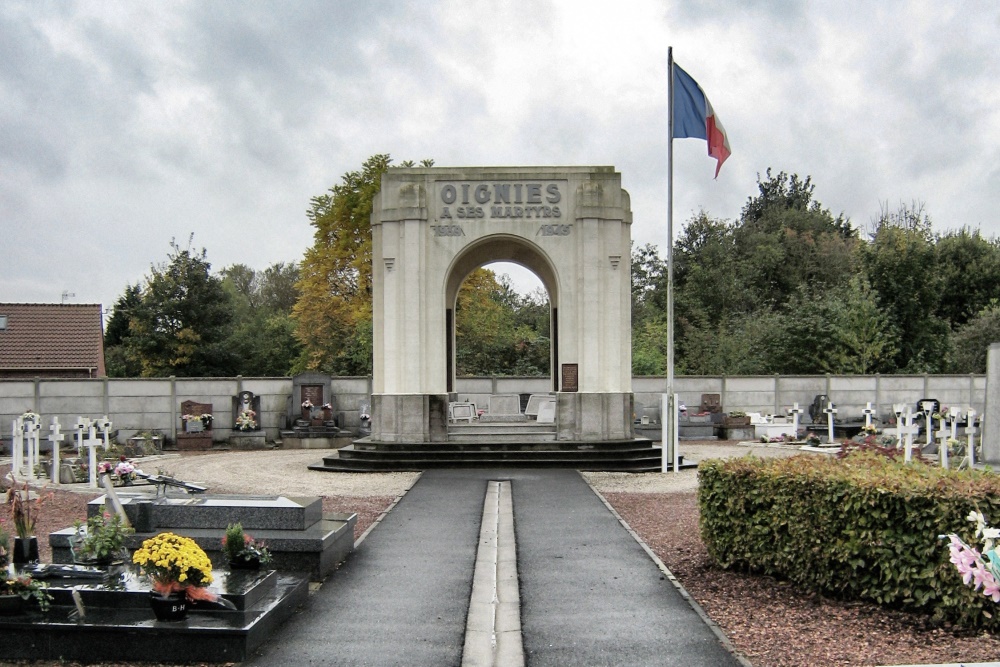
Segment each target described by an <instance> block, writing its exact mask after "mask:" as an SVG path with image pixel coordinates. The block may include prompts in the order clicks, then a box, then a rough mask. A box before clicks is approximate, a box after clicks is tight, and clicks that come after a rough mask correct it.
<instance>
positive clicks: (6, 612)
mask: <svg viewBox="0 0 1000 667" xmlns="http://www.w3.org/2000/svg"><path fill="white" fill-rule="evenodd" d="M23 611H24V598H22V597H21V596H20V595H15V594H10V595H0V616H12V615H14V614H20V613H21V612H23Z"/></svg>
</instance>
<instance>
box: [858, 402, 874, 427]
mask: <svg viewBox="0 0 1000 667" xmlns="http://www.w3.org/2000/svg"><path fill="white" fill-rule="evenodd" d="M861 414H863V415H864V416H865V430H866V431H867V430H868V428H869V427H871V425H872V415H874V414H875V410H872V403H871V401H868V402H867V403H865V409H864V410H862V411H861Z"/></svg>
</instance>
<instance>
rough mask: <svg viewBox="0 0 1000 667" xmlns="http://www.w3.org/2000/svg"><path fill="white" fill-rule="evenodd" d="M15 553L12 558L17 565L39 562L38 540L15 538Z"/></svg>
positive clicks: (33, 538)
mask: <svg viewBox="0 0 1000 667" xmlns="http://www.w3.org/2000/svg"><path fill="white" fill-rule="evenodd" d="M13 552H14V553H13V554H11V558H12V562H13V563H14V564H15V565H23V564H25V563H35V562H38V538H37V537H15V538H14V549H13Z"/></svg>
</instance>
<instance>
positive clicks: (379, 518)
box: [354, 471, 424, 549]
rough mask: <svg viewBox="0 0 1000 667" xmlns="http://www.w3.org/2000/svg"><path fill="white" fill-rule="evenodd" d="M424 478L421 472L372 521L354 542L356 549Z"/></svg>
mask: <svg viewBox="0 0 1000 667" xmlns="http://www.w3.org/2000/svg"><path fill="white" fill-rule="evenodd" d="M423 476H424V473H423V471H420V473H419V474H418V475H417V476H416V477H415V478H414V480H413V483H412V484H410V485H409V486H408V487H406V490H404V491H403V492H402V493H401V494H399V495H398V496H396V499H395V500H393V501H392V503H391V504H390V505H389V506H388V507H386V508H385V509H384V510H383V511H382V512H381V513H380V514H379V515H378V516H377V517H375V520H374V521H372V523H371V525H370V526H368V527H367V528H365V532H363V533H361V537H359V538H358V539H356V540H354V548H355V549H357V548H358V546H359V545H360V544H361V543H362V542H364V541H365V538H366V537H368V533H370V532H372V531H373V530H375V527H376V526H378V525H379V524H380V523H382V519H384V518H385V517H386V515H387V514H389V512H391V511H392V510H393V508H394V507H396V505H398V504H399V501H400V500H402V499H403V496H405V495H406V494H407V493H409V492H410V489H412V488H413V487H414V486H415V485H416V483H417V482H419V481H420V478H421V477H423Z"/></svg>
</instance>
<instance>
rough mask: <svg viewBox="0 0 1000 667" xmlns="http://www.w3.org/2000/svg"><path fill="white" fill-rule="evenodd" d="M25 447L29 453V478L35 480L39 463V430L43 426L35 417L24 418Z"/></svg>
mask: <svg viewBox="0 0 1000 667" xmlns="http://www.w3.org/2000/svg"><path fill="white" fill-rule="evenodd" d="M23 423H24V448H25V450H27V454H28V474H27V478H28V479H30V480H32V481H34V480H35V479H36V478H35V466H36V465H37V464H38V458H39V451H38V430H39V428H41V427H40V426H39V424H38V422H36V421H35V420H34V419H26V420H24V422H23Z"/></svg>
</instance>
